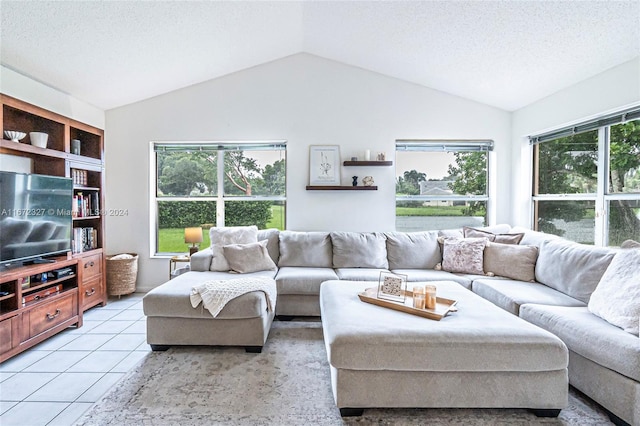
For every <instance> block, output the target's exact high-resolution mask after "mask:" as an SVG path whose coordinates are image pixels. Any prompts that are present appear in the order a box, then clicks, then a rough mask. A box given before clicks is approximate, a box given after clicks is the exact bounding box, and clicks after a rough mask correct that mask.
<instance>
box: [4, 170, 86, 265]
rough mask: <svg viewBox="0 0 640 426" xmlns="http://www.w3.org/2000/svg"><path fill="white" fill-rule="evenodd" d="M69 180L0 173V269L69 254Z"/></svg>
mask: <svg viewBox="0 0 640 426" xmlns="http://www.w3.org/2000/svg"><path fill="white" fill-rule="evenodd" d="M72 200H73V181H72V180H71V179H70V178H64V177H58V176H46V175H37V174H29V173H15V172H6V171H0V268H6V267H10V266H13V265H20V264H24V263H27V262H29V261H38V260H41V259H44V258H46V257H47V256H52V255H55V254H60V253H66V252H68V251H71V228H72V214H71V203H72Z"/></svg>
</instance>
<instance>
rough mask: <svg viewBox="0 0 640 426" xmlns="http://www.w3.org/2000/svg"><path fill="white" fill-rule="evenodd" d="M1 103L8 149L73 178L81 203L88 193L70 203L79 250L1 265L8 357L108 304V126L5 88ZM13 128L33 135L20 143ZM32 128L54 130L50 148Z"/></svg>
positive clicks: (0, 144) (0, 355) (4, 353)
mask: <svg viewBox="0 0 640 426" xmlns="http://www.w3.org/2000/svg"><path fill="white" fill-rule="evenodd" d="M0 103H1V104H2V108H1V109H0V122H1V123H2V137H3V139H2V140H0V154H5V155H12V156H19V157H25V158H28V159H29V160H30V162H31V173H35V174H43V175H53V176H64V177H69V178H72V179H73V193H74V202H75V200H80V202H79V204H78V205H80V208H77V206H69V208H70V209H72V210H73V211H74V213H73V216H74V217H73V231H74V232H73V233H72V237H73V238H74V240H75V241H74V244H73V247H72V251H70V252H68V253H67V255H66V256H59V257H54V258H52V259H51V260H53V262H52V263H42V264H33V265H27V266H19V267H15V268H8V269H4V270H1V271H0V362H3V361H5V360H6V359H8V358H11V357H12V356H14V355H17V354H19V353H21V352H22V351H24V350H26V349H28V348H30V347H32V346H34V345H36V344H38V343H40V342H41V341H43V340H45V339H47V338H49V337H51V336H53V335H54V334H56V333H58V332H60V331H62V330H64V329H65V328H67V327H69V326H72V325H76V326H77V327H81V326H82V313H83V312H84V311H86V310H87V309H89V308H91V307H94V306H96V305H101V306H104V305H105V304H106V303H107V292H106V280H105V258H104V253H103V247H104V233H105V227H104V210H102V208H103V206H104V131H103V130H102V129H98V128H96V127H93V126H90V125H87V124H84V123H80V122H78V121H75V120H73V119H70V118H68V117H64V116H62V115H59V114H56V113H53V112H51V111H48V110H45V109H43V108H40V107H37V106H35V105H31V104H29V103H26V102H23V101H21V100H19V99H15V98H12V97H9V96H6V95H4V94H0ZM5 130H11V131H20V132H24V133H26V136H25V138H24V139H23V140H22V141H20V142H14V141H11V140H7V139H5V138H6V136H5V134H4V131H5ZM30 132H44V133H47V134H48V135H49V138H48V143H47V147H46V148H39V147H37V146H34V145H31V144H30V143H29V133H30ZM72 140H78V141H80V153H79V154H78V153H77V151H75V152H76V153H73V152H74V150H72ZM77 143H78V142H76V144H77ZM85 199H86V201H83V200H85ZM87 205H90V206H91V208H86V206H87ZM83 206H84V208H83ZM2 219H4V218H2V217H0V220H2ZM78 240H79V241H78Z"/></svg>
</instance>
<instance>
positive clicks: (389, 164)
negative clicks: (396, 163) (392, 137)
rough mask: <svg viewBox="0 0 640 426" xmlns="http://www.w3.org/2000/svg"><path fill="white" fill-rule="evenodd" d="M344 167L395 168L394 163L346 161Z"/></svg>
mask: <svg viewBox="0 0 640 426" xmlns="http://www.w3.org/2000/svg"><path fill="white" fill-rule="evenodd" d="M342 165H343V166H393V161H345V162H343V163H342Z"/></svg>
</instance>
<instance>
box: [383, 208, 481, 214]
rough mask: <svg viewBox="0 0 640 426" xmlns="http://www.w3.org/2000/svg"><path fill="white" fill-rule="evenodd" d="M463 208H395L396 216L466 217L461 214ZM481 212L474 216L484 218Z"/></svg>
mask: <svg viewBox="0 0 640 426" xmlns="http://www.w3.org/2000/svg"><path fill="white" fill-rule="evenodd" d="M464 208H465V207H464V206H446V207H444V206H443V207H435V206H421V207H396V216H466V215H465V214H464V213H463V210H464ZM484 214H485V213H484V212H483V211H479V212H477V213H476V214H475V215H474V216H484Z"/></svg>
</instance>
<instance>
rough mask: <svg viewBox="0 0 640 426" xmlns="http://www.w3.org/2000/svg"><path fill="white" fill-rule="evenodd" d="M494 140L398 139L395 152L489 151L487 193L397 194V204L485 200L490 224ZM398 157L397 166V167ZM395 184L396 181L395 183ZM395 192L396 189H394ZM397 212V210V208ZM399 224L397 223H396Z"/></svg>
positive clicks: (487, 219)
mask: <svg viewBox="0 0 640 426" xmlns="http://www.w3.org/2000/svg"><path fill="white" fill-rule="evenodd" d="M494 145H495V144H494V141H493V140H492V139H396V143H395V152H396V157H397V153H398V152H401V151H418V152H451V153H456V152H486V153H487V166H486V193H485V194H483V195H459V194H452V195H404V196H398V195H397V194H395V205H396V207H397V205H398V201H422V202H429V201H439V202H445V201H454V202H455V201H465V202H466V201H483V202H484V203H485V209H486V213H485V215H486V216H485V221H486V222H487V223H486V225H488V222H489V218H490V217H491V209H492V206H491V204H492V203H491V202H490V200H491V199H492V196H491V193H492V184H491V165H492V152H493V148H494ZM397 163H398V162H397V158H396V167H397ZM395 179H396V178H395V177H394V181H395ZM394 186H395V183H394ZM394 192H395V189H394ZM396 212H397V210H396ZM394 217H395V223H396V224H397V214H395V213H394ZM396 226H397V225H396Z"/></svg>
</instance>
